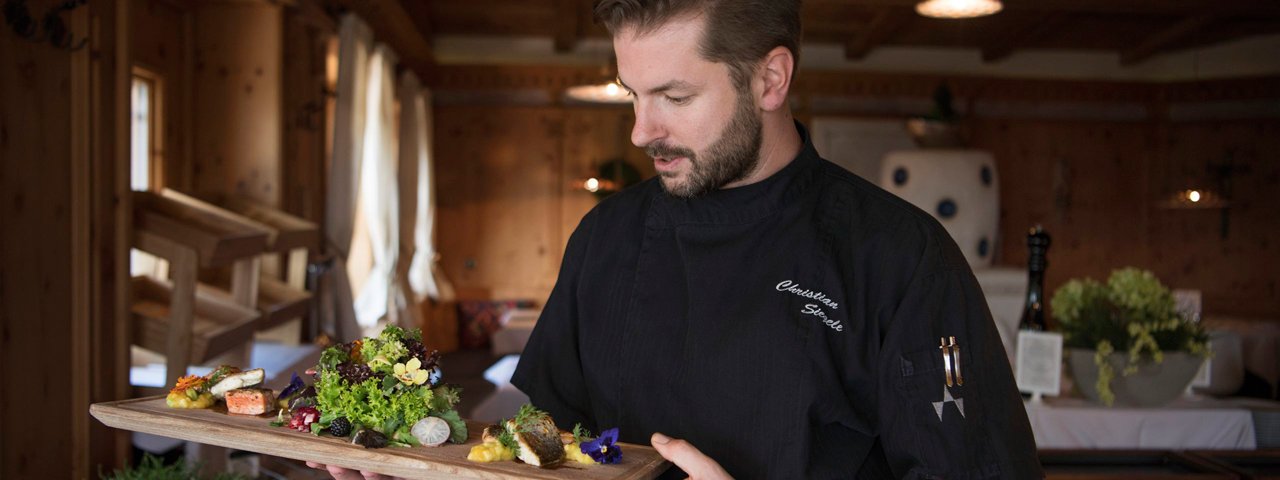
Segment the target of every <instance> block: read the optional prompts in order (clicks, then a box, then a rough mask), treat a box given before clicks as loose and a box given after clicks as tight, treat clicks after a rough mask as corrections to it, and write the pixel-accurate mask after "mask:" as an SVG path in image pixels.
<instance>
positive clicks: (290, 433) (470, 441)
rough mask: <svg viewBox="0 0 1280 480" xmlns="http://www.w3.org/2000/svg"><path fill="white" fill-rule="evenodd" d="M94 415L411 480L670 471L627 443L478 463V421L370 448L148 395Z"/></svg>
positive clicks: (125, 426) (643, 477)
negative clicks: (547, 457) (420, 441)
mask: <svg viewBox="0 0 1280 480" xmlns="http://www.w3.org/2000/svg"><path fill="white" fill-rule="evenodd" d="M89 413H90V414H92V415H93V416H94V418H97V419H98V420H99V421H101V422H102V423H104V424H106V425H107V426H109V427H112V428H119V429H122V430H131V431H135V432H143V433H150V434H153V435H160V436H165V437H171V438H177V439H180V440H187V441H192V442H197V443H204V444H209V445H218V446H222V447H228V448H234V449H237V450H246V451H250V452H257V453H261V454H266V455H274V456H278V457H285V458H292V459H295V460H303V461H312V462H319V463H324V464H329V465H338V466H342V467H346V468H351V469H356V470H365V471H372V472H378V473H381V474H384V475H394V476H398V477H404V478H412V479H444V478H482V479H522V478H533V479H572V480H588V479H591V480H595V479H634V480H647V479H651V478H654V477H656V476H657V475H659V474H661V473H662V472H663V471H665V470H666V469H667V466H668V463H667V462H666V460H665V459H663V458H662V456H661V455H659V454H658V452H657V451H655V450H654V449H653V448H651V447H648V446H643V445H632V444H625V443H623V444H619V445H620V446H621V447H622V451H623V456H622V463H619V464H616V465H580V464H576V463H565V464H564V465H563V466H560V467H557V468H552V469H543V468H538V467H534V466H531V465H527V464H524V463H518V462H514V461H503V462H492V463H476V462H472V461H469V460H467V453H468V452H470V451H471V447H473V446H475V445H479V444H480V433H481V431H482V429H483V428H484V424H481V423H476V422H468V424H467V430H468V432H467V433H468V434H469V436H468V437H467V442H466V443H465V444H462V445H455V444H452V443H446V444H444V445H442V446H439V447H435V448H429V447H410V448H398V447H387V448H378V449H365V448H364V447H361V446H358V445H352V444H351V443H349V442H348V441H347V440H346V439H341V438H334V437H331V436H328V435H321V436H316V435H312V434H310V433H305V432H299V431H296V430H291V429H289V428H285V427H273V426H271V425H270V423H271V421H272V420H274V417H273V416H271V415H264V416H241V415H232V414H228V413H227V411H226V408H225V407H223V405H222V404H217V405H216V406H215V407H214V408H210V409H194V410H183V409H173V408H169V407H167V406H165V403H164V397H148V398H138V399H133V400H121V401H117V402H105V403H97V404H93V405H91V406H89Z"/></svg>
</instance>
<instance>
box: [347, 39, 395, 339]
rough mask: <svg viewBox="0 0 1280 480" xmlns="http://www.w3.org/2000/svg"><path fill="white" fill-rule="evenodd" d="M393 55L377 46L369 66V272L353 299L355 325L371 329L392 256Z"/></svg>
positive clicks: (363, 181)
mask: <svg viewBox="0 0 1280 480" xmlns="http://www.w3.org/2000/svg"><path fill="white" fill-rule="evenodd" d="M395 64H396V55H395V53H394V52H392V51H391V49H390V48H388V47H387V46H386V45H383V44H379V45H378V46H377V47H375V48H374V50H373V56H372V57H371V58H370V60H369V90H368V92H369V93H368V95H369V97H368V98H369V99H368V102H367V104H366V110H365V112H366V118H365V137H364V145H363V147H364V148H363V161H362V162H361V168H360V170H361V173H360V201H361V204H362V205H363V207H364V212H363V213H364V217H365V222H366V226H367V227H368V235H369V246H370V248H371V250H372V254H373V266H372V268H371V269H370V270H369V276H368V278H367V280H366V281H365V282H364V285H363V286H362V287H361V288H360V292H359V294H357V295H356V301H355V310H356V321H357V322H359V324H360V326H361V327H363V328H374V327H376V326H377V325H378V323H379V322H380V321H381V320H382V319H383V317H384V316H386V315H387V305H388V304H389V303H391V302H392V299H393V295H392V292H393V289H392V285H393V284H394V280H395V264H396V257H397V255H398V251H397V250H398V249H399V247H398V243H399V230H400V214H399V212H398V199H397V195H398V194H397V190H398V189H397V188H396V165H397V150H398V148H397V145H398V143H397V142H398V141H399V138H398V135H397V134H396V132H397V130H396V116H395V99H396V97H395Z"/></svg>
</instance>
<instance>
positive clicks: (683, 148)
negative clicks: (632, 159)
mask: <svg viewBox="0 0 1280 480" xmlns="http://www.w3.org/2000/svg"><path fill="white" fill-rule="evenodd" d="M596 17H597V20H598V21H601V22H603V23H604V24H605V25H606V26H607V27H608V29H609V31H610V32H611V34H612V35H613V41H614V49H615V52H616V54H617V61H618V73H619V80H621V82H622V83H623V84H624V85H625V87H626V88H627V89H628V90H629V91H630V92H631V93H632V94H633V95H634V97H635V98H634V100H635V104H634V107H635V115H636V123H635V128H634V129H633V131H632V142H633V143H635V144H636V145H637V146H638V147H641V148H644V149H645V151H646V152H648V154H649V155H650V156H651V157H653V161H654V167H655V168H656V170H657V171H658V177H656V178H654V179H650V180H649V181H647V182H644V183H642V184H641V185H638V186H636V187H634V188H631V189H628V190H625V191H623V192H620V193H618V194H615V195H613V196H612V197H610V198H608V199H606V200H604V201H602V202H601V203H600V204H599V205H598V206H597V207H596V208H595V209H593V210H592V211H591V212H590V213H588V214H587V215H586V216H585V217H584V218H583V219H582V221H581V223H580V224H579V226H578V228H577V230H576V231H575V232H574V234H573V236H572V237H571V238H570V240H569V245H568V247H567V249H566V251H565V255H564V260H563V264H562V266H561V270H560V277H559V279H558V281H557V283H556V286H555V288H554V290H553V291H552V294H551V297H550V298H549V299H548V301H547V304H546V306H545V308H544V310H543V314H542V317H541V318H540V319H539V321H538V324H537V327H536V329H535V330H534V332H533V335H532V336H531V338H530V340H529V343H528V346H527V347H526V348H525V350H524V353H523V355H522V358H521V361H520V365H519V367H518V368H517V370H516V373H515V375H514V377H513V379H512V383H513V384H515V385H516V386H518V387H519V388H520V389H521V390H522V391H524V392H525V393H527V394H528V395H529V397H530V398H531V400H532V402H533V404H534V405H536V406H538V407H540V408H543V409H545V410H547V411H549V412H550V413H551V414H552V416H553V417H554V418H555V419H556V421H557V422H558V423H560V425H561V427H562V428H567V427H569V426H572V425H573V424H575V423H578V422H581V423H582V424H584V425H585V426H587V427H588V428H590V429H591V430H593V431H600V430H603V429H607V428H612V427H618V428H619V429H620V433H621V438H622V440H623V441H626V442H631V443H641V444H644V443H649V444H652V445H653V446H654V448H656V449H657V450H658V451H659V452H660V453H661V454H662V455H663V456H664V457H666V458H667V459H669V460H671V461H672V463H674V464H675V465H676V466H677V467H679V469H682V470H683V471H684V472H685V473H687V474H688V475H690V476H691V477H692V478H697V479H718V478H728V477H730V476H733V477H739V478H948V479H950V478H999V479H1028V478H1041V477H1043V473H1042V472H1041V470H1040V466H1039V464H1038V461H1037V459H1036V451H1035V442H1034V439H1033V437H1032V435H1031V430H1030V427H1029V425H1028V422H1027V418H1026V413H1025V410H1024V409H1023V406H1022V401H1021V397H1020V396H1019V395H1018V392H1017V390H1016V387H1015V386H1014V383H1013V379H1012V374H1011V372H1010V368H1009V364H1008V361H1007V360H1006V358H1005V354H1004V350H1003V348H1002V347H1001V344H1000V339H999V335H998V334H997V333H996V330H995V327H994V324H993V323H992V321H991V318H990V314H989V313H988V311H987V307H986V302H985V301H984V299H983V296H982V292H981V291H980V290H979V287H978V285H977V282H976V280H975V279H974V277H973V274H972V272H971V271H970V270H969V267H968V264H967V263H966V261H965V259H964V257H963V255H962V254H961V253H960V252H959V250H958V249H957V248H956V246H955V244H954V242H952V240H951V239H950V237H948V236H947V234H946V233H945V231H944V230H943V228H942V227H941V226H940V225H939V224H938V223H937V222H936V221H934V220H933V219H932V218H931V217H929V215H928V214H926V213H924V212H922V211H920V210H919V209H917V208H915V207H913V206H911V205H910V204H908V203H906V202H904V201H902V200H900V199H898V198H896V197H894V196H893V195H891V194H889V193H886V192H884V191H883V190H881V189H879V188H877V187H875V186H874V185H872V184H870V183H868V182H866V181H864V180H862V179H860V178H858V177H856V176H854V175H853V174H851V173H849V172H847V171H845V170H842V169H840V168H839V167H837V166H835V165H833V164H831V163H829V162H827V161H825V160H822V159H821V158H819V156H818V154H817V152H816V151H814V149H813V145H812V144H811V143H810V141H809V139H808V134H807V133H806V132H805V130H804V129H803V127H801V126H800V125H799V124H798V123H796V122H795V121H794V120H793V119H792V116H791V113H790V111H789V109H788V105H787V98H788V94H789V93H790V89H791V86H792V80H793V77H794V72H795V66H796V59H797V56H798V52H799V39H800V21H799V1H798V0H741V1H732V0H721V1H717V0H665V1H662V0H658V1H645V0H602V1H600V2H599V3H598V4H597V6H596ZM625 458H626V457H625V452H624V460H625ZM668 473H669V474H670V475H679V473H680V472H678V471H674V469H673V471H672V472H668Z"/></svg>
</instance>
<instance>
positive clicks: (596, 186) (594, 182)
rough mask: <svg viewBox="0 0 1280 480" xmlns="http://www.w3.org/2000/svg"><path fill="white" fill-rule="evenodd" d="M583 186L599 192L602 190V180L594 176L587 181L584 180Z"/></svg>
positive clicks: (593, 191) (589, 190)
mask: <svg viewBox="0 0 1280 480" xmlns="http://www.w3.org/2000/svg"><path fill="white" fill-rule="evenodd" d="M582 188H585V189H587V191H588V192H591V193H595V192H598V191H600V180H598V179H596V178H594V177H593V178H588V179H587V181H585V182H582Z"/></svg>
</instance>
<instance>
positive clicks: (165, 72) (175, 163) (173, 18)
mask: <svg viewBox="0 0 1280 480" xmlns="http://www.w3.org/2000/svg"><path fill="white" fill-rule="evenodd" d="M131 3H132V7H133V8H130V11H129V14H130V16H131V18H130V23H131V25H134V29H133V35H132V38H130V53H131V55H132V58H133V64H134V65H136V66H139V67H142V68H145V69H146V70H148V71H149V72H151V73H153V74H155V75H157V76H158V77H159V78H160V81H161V84H162V85H161V95H162V96H163V97H162V98H160V99H159V100H160V102H159V104H160V108H161V118H163V120H164V122H163V126H162V128H161V129H160V131H161V132H162V134H161V139H160V140H161V142H160V146H159V157H160V159H161V161H160V163H161V165H160V166H159V167H160V172H161V173H162V177H161V178H160V179H159V182H158V185H153V188H161V187H169V188H175V189H179V190H184V191H189V190H190V188H191V185H190V181H191V180H190V175H191V162H190V160H189V157H187V155H188V154H189V153H190V151H191V150H190V149H189V148H188V147H187V142H188V141H189V139H190V131H189V129H188V128H187V127H188V122H189V121H190V119H191V116H190V112H189V105H190V103H189V99H188V98H187V97H188V94H189V92H190V88H189V85H190V55H189V52H188V48H187V45H188V42H189V41H190V31H189V30H188V16H189V15H190V10H189V9H188V8H187V7H186V6H185V5H184V4H181V3H175V2H165V1H157V0H132V2H131Z"/></svg>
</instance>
